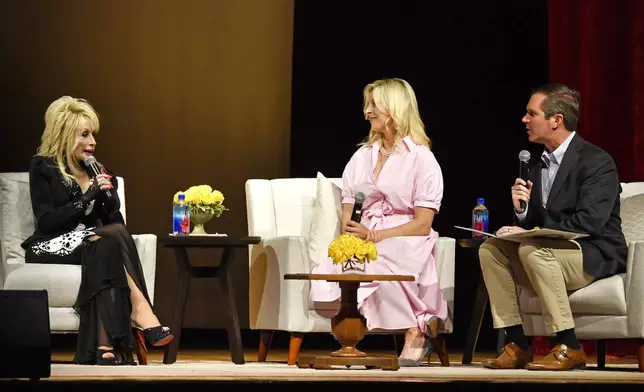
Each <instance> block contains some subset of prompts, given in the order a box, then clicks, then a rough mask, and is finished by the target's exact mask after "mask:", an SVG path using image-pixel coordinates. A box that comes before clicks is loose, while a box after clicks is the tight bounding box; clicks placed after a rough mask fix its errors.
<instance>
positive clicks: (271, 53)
mask: <svg viewBox="0 0 644 392" xmlns="http://www.w3.org/2000/svg"><path fill="white" fill-rule="evenodd" d="M292 40H293V1H292V0H271V1H265V0H244V1H225V0H221V1H209V0H184V1H172V0H142V1H136V2H130V1H121V0H117V1H100V2H87V1H79V0H68V1H65V2H36V1H20V2H9V1H4V2H2V3H1V5H0V53H1V56H2V60H1V61H0V91H2V104H0V118H1V119H2V120H1V121H0V171H2V172H5V171H27V170H28V168H29V159H30V157H31V156H32V155H33V154H34V153H35V151H36V148H37V146H38V144H39V140H40V135H41V133H42V131H43V129H44V121H43V118H44V113H45V110H46V108H47V106H48V105H49V104H50V103H51V102H52V101H53V100H55V99H57V98H58V97H60V96H62V95H72V96H76V97H83V98H86V99H88V100H89V101H90V102H91V103H92V104H93V105H94V107H95V108H96V110H97V111H98V113H99V115H100V118H101V131H100V133H99V134H98V148H97V159H98V160H99V161H100V162H102V163H104V164H105V165H106V166H108V167H110V168H111V169H112V170H114V171H115V172H116V173H118V174H119V175H121V176H123V177H124V178H125V182H126V195H127V197H126V198H127V200H126V202H127V218H128V225H129V227H130V229H131V231H132V232H134V233H154V234H157V235H159V236H161V235H164V234H167V233H168V232H169V230H171V200H172V196H173V195H174V193H175V192H176V191H178V190H183V189H186V188H187V187H189V186H191V185H198V184H210V185H212V186H213V187H215V188H217V189H219V190H221V191H222V192H223V193H224V196H225V197H226V200H225V204H226V206H227V207H228V208H229V209H230V211H227V212H225V213H224V215H222V217H221V218H220V219H219V220H216V221H213V222H210V223H209V224H207V226H206V229H207V230H209V231H211V232H215V231H219V232H226V233H231V234H246V233H247V226H246V208H245V198H244V197H245V196H244V183H245V181H246V180H247V179H248V178H271V177H282V176H288V174H289V149H290V145H289V140H290V102H291V64H292V62H291V60H292V59H291V54H292V53H291V51H292ZM194 256H195V262H196V263H197V264H211V263H213V261H212V259H213V258H215V257H218V254H216V253H204V254H201V253H197V254H195V255H194ZM235 262H236V272H237V273H238V276H239V285H238V286H237V287H236V288H235V289H236V290H237V293H238V298H237V303H238V306H239V308H240V309H242V310H243V309H247V306H248V283H247V281H248V255H247V253H246V252H240V253H238V255H237V258H236V260H235ZM174 263H175V262H174V255H173V254H172V252H171V251H168V250H166V249H164V248H163V247H161V245H160V244H159V249H158V255H157V266H158V267H157V276H156V294H155V302H156V305H157V310H158V312H159V316H160V318H161V320H162V321H164V322H166V323H167V322H169V320H170V318H171V315H172V307H173V305H174V298H175V288H176V283H175V279H176V268H175V264H174ZM214 263H215V264H216V262H214ZM218 297H219V287H218V285H217V282H216V281H213V280H201V281H200V280H196V281H194V282H193V284H192V287H191V293H190V296H189V299H188V301H189V303H188V309H187V316H186V317H187V318H186V320H185V325H186V326H187V327H199V328H206V327H207V328H218V327H223V326H224V323H223V317H224V316H225V315H223V314H222V313H221V310H220V307H219V306H218V305H217V304H218V303H219V299H218ZM241 314H242V325H247V323H248V321H247V312H245V311H242V312H241ZM223 336H225V334H224V335H223Z"/></svg>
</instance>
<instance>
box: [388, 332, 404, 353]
mask: <svg viewBox="0 0 644 392" xmlns="http://www.w3.org/2000/svg"><path fill="white" fill-rule="evenodd" d="M391 336H393V338H394V350H396V356H397V357H399V356H400V353H401V352H402V347H398V337H397V336H396V334H392V335H391Z"/></svg>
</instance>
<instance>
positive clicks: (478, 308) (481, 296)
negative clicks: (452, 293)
mask: <svg viewBox="0 0 644 392" xmlns="http://www.w3.org/2000/svg"><path fill="white" fill-rule="evenodd" d="M487 301H488V295H487V288H486V287H485V281H484V280H483V277H481V278H480V280H479V286H478V288H477V290H476V298H475V299H474V306H473V311H472V318H471V321H470V327H469V329H468V331H467V338H466V339H467V340H466V341H465V350H464V351H463V361H462V362H461V363H462V364H463V365H469V364H471V363H472V356H473V355H474V350H475V349H476V342H477V340H478V338H479V332H480V331H481V324H482V323H483V315H484V314H485V308H486V307H487Z"/></svg>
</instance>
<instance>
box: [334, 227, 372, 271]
mask: <svg viewBox="0 0 644 392" xmlns="http://www.w3.org/2000/svg"><path fill="white" fill-rule="evenodd" d="M329 257H330V258H331V260H333V264H344V267H345V268H347V267H349V266H353V265H354V264H355V263H359V264H365V263H369V262H371V261H372V260H375V259H377V258H378V249H377V248H376V245H375V244H374V243H373V242H371V241H369V242H365V241H363V240H361V239H360V238H358V237H356V236H354V235H351V234H342V235H341V236H339V237H338V238H336V239H335V240H333V241H332V242H331V244H329Z"/></svg>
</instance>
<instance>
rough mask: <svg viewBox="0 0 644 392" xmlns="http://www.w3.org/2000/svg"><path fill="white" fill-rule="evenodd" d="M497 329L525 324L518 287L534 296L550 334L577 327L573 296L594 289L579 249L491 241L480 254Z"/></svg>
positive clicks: (568, 244)
mask: <svg viewBox="0 0 644 392" xmlns="http://www.w3.org/2000/svg"><path fill="white" fill-rule="evenodd" d="M479 259H480V262H481V270H482V271H483V279H484V280H485V285H486V286H487V291H488V294H489V296H490V307H491V310H492V319H493V322H494V328H504V327H510V326H513V325H520V324H522V320H521V315H520V313H519V299H518V295H517V290H516V286H520V287H522V288H527V289H530V290H532V291H534V292H535V293H536V294H537V295H538V296H539V299H540V301H541V309H542V311H543V318H544V321H545V323H546V330H547V331H548V332H549V333H554V332H558V331H563V330H565V329H570V328H574V327H575V323H574V321H573V318H572V312H571V311H570V303H569V302H568V292H569V291H574V290H577V289H580V288H582V287H584V286H587V285H588V284H590V283H592V282H593V280H594V279H595V278H594V277H593V276H591V275H589V274H587V273H586V272H585V271H584V263H583V258H582V253H581V247H580V246H579V244H577V243H576V242H573V241H566V240H556V239H539V240H530V241H525V242H523V243H520V244H519V243H517V242H512V241H504V240H499V239H497V238H490V239H488V240H487V241H485V242H484V243H483V244H482V245H481V247H480V249H479Z"/></svg>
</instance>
